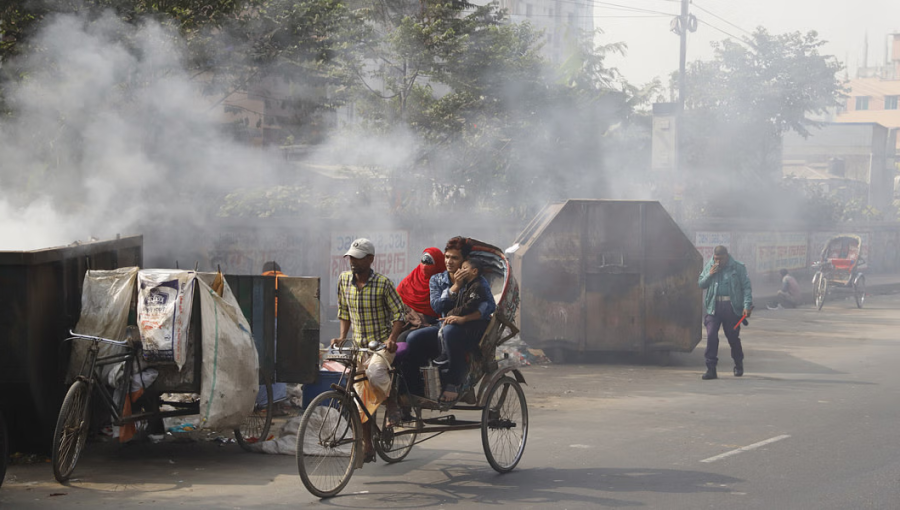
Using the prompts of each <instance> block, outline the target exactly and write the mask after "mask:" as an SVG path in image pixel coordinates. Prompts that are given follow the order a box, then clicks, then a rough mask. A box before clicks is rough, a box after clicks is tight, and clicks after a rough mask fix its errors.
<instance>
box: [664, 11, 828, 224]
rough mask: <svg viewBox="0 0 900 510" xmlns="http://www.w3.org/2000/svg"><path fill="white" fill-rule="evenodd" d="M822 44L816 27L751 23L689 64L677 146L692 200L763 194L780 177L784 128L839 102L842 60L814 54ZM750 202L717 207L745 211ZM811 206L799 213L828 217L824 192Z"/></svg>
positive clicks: (806, 127) (804, 127) (806, 123)
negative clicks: (786, 29) (779, 28)
mask: <svg viewBox="0 0 900 510" xmlns="http://www.w3.org/2000/svg"><path fill="white" fill-rule="evenodd" d="M824 44H825V42H824V41H822V40H820V39H819V38H818V34H816V32H809V33H806V34H801V33H799V32H794V33H789V34H782V35H771V34H769V33H768V32H767V31H766V30H765V29H763V28H758V29H757V30H756V31H755V32H754V33H753V34H752V36H750V37H747V38H746V39H745V40H744V41H743V42H740V43H739V42H736V41H732V40H725V41H722V42H720V43H716V44H714V48H715V58H714V59H713V60H710V61H705V62H695V63H693V64H691V65H690V66H689V68H688V74H687V95H686V102H685V103H686V104H685V113H684V117H683V123H682V133H683V136H682V141H681V151H682V164H683V167H684V168H685V178H686V181H687V187H688V189H691V190H692V191H698V193H692V199H694V200H698V201H699V202H701V203H702V202H703V201H708V200H711V199H712V200H715V198H714V197H712V196H707V195H703V193H708V194H710V195H723V196H727V197H735V196H738V195H750V196H757V195H759V196H760V197H762V198H765V197H766V195H767V193H768V192H769V190H771V189H772V187H773V186H775V185H776V183H778V182H779V181H780V180H781V178H782V170H781V165H782V162H781V139H782V136H783V135H784V133H786V132H787V131H789V130H793V131H796V132H797V133H800V134H801V135H803V136H807V135H808V134H809V132H810V129H814V128H815V127H817V126H819V125H820V122H818V121H816V120H814V118H811V117H810V116H815V115H817V114H824V113H826V112H827V111H828V109H829V108H832V107H836V106H839V105H840V104H841V98H842V97H843V93H844V88H843V84H842V82H841V80H840V79H839V78H838V73H839V71H841V70H842V66H841V64H840V63H839V62H838V61H837V60H836V59H835V58H834V57H833V56H829V55H821V54H820V53H819V50H820V48H821V47H822V45H824ZM701 190H703V192H702V193H699V192H700V191H701ZM806 191H807V193H806V195H809V193H814V192H812V191H810V190H806ZM753 203H754V202H753V201H752V200H751V201H749V202H748V203H746V204H744V206H740V207H739V204H738V203H733V204H732V205H731V206H730V207H727V208H726V211H721V212H722V213H727V214H728V215H729V216H742V215H746V214H749V213H750V211H753V210H754V209H755V208H754V206H753ZM764 203H767V202H764ZM816 203H819V205H815V204H816ZM810 207H811V209H809V211H808V212H807V213H802V214H801V216H806V217H808V218H809V219H810V220H811V221H818V220H823V221H832V220H833V219H834V218H833V216H834V213H833V212H832V211H831V210H830V207H831V205H829V204H827V200H825V199H824V198H823V199H821V200H818V201H817V200H813V203H811V205H810ZM694 209H697V207H694ZM709 212H710V210H709V209H707V213H709ZM754 212H755V211H754Z"/></svg>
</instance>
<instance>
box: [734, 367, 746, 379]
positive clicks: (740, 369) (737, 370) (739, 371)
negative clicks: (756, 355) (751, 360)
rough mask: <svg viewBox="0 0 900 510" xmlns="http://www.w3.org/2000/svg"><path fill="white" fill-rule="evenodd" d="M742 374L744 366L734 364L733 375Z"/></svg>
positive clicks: (738, 375)
mask: <svg viewBox="0 0 900 510" xmlns="http://www.w3.org/2000/svg"><path fill="white" fill-rule="evenodd" d="M742 375H744V366H743V365H735V366H734V376H735V377H740V376H742Z"/></svg>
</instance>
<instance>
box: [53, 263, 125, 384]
mask: <svg viewBox="0 0 900 510" xmlns="http://www.w3.org/2000/svg"><path fill="white" fill-rule="evenodd" d="M137 274H138V268H137V267H122V268H119V269H113V270H99V271H98V270H93V271H87V272H86V273H85V275H84V284H83V286H82V290H81V316H80V317H79V318H78V325H77V326H75V332H76V333H79V334H82V335H90V336H99V337H103V338H109V339H110V340H124V339H125V328H126V327H127V326H128V311H129V309H130V308H131V299H132V297H133V296H134V283H135V280H136V278H137ZM89 345H90V342H88V341H86V340H73V341H72V354H71V356H70V358H69V372H68V376H67V380H68V381H69V382H71V381H72V380H74V378H75V376H77V375H78V371H79V370H81V366H82V363H83V361H84V358H85V356H86V355H87V350H88V347H89ZM121 349H122V348H121V347H116V346H114V345H110V344H100V353H99V355H100V356H109V355H112V354H114V353H116V351H119V350H121Z"/></svg>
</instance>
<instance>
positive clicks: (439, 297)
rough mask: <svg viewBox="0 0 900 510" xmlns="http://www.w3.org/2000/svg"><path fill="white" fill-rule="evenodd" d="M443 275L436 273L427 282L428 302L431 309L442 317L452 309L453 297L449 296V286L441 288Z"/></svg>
mask: <svg viewBox="0 0 900 510" xmlns="http://www.w3.org/2000/svg"><path fill="white" fill-rule="evenodd" d="M443 274H444V273H438V274H436V275H434V276H432V277H431V279H430V280H428V292H429V300H430V301H431V309H432V310H434V311H435V312H437V313H439V314H441V315H443V314H444V313H446V312H448V311H450V310H452V309H453V305H454V297H451V296H450V286H449V285H448V286H447V287H444V286H443V277H442V275H443Z"/></svg>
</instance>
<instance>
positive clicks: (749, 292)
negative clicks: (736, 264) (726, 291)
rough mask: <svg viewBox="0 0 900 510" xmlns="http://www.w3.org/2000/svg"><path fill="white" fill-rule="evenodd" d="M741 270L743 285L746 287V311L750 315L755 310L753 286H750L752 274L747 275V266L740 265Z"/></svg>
mask: <svg viewBox="0 0 900 510" xmlns="http://www.w3.org/2000/svg"><path fill="white" fill-rule="evenodd" d="M740 268H741V270H740V273H741V287H743V288H744V313H747V314H748V315H749V312H750V311H752V310H753V288H752V287H751V286H750V276H748V275H747V268H746V267H745V266H740Z"/></svg>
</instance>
